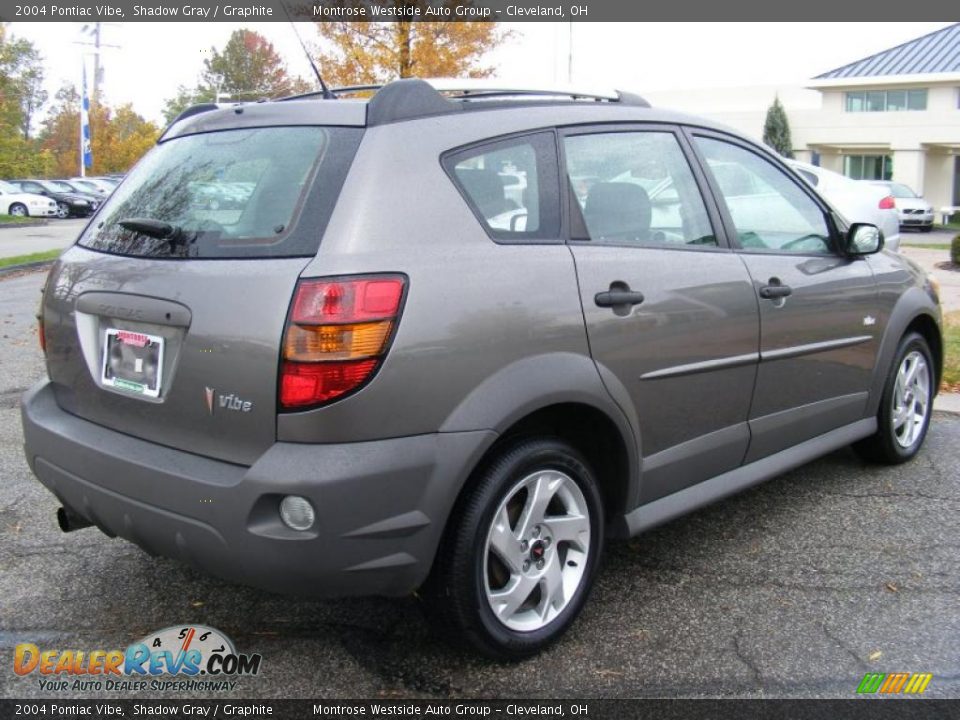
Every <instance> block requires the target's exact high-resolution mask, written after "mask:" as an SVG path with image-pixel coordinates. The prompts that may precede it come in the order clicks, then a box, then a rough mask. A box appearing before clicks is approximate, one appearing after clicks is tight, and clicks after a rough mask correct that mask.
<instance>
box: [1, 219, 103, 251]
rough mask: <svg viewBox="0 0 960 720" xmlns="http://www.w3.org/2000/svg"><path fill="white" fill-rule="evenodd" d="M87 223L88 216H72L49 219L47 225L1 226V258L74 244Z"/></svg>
mask: <svg viewBox="0 0 960 720" xmlns="http://www.w3.org/2000/svg"><path fill="white" fill-rule="evenodd" d="M86 225H87V220H86V218H70V219H69V220H49V221H48V222H47V224H46V225H30V226H27V227H16V226H11V227H4V228H0V258H5V257H15V256H17V255H29V254H31V253H38V252H45V251H47V250H60V249H61V248H65V247H67V246H68V245H72V244H73V242H74V241H75V240H76V239H77V236H78V235H80V233H81V231H82V230H83V228H85V227H86Z"/></svg>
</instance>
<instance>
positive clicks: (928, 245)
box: [900, 242, 950, 250]
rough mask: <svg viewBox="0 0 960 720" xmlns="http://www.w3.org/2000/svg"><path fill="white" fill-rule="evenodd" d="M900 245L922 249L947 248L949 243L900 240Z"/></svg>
mask: <svg viewBox="0 0 960 720" xmlns="http://www.w3.org/2000/svg"><path fill="white" fill-rule="evenodd" d="M900 247H909V248H921V249H922V250H949V249H950V244H949V243H912V242H901V243H900Z"/></svg>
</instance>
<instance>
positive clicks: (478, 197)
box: [443, 133, 560, 242]
mask: <svg viewBox="0 0 960 720" xmlns="http://www.w3.org/2000/svg"><path fill="white" fill-rule="evenodd" d="M556 157H557V153H556V146H555V143H554V136H553V133H538V134H536V135H527V136H523V137H519V138H510V139H507V140H500V141H496V142H493V143H489V144H485V145H482V146H478V147H472V148H468V149H466V150H460V151H455V152H453V153H451V154H448V155H446V156H445V157H444V158H443V166H444V168H445V169H446V171H447V174H448V175H449V176H450V179H451V180H453V182H454V184H456V186H457V187H458V188H459V190H460V192H461V194H462V195H463V196H464V198H465V199H466V200H467V202H468V204H469V205H470V207H471V209H472V210H473V211H474V214H475V215H477V218H478V219H479V220H480V221H481V222H482V223H483V225H484V227H485V228H486V230H487V232H488V233H489V234H490V235H491V236H493V237H494V238H496V239H499V240H513V241H518V242H522V241H524V240H538V239H550V238H558V237H559V234H560V199H559V198H560V194H559V178H558V175H557V173H558V170H557V161H556Z"/></svg>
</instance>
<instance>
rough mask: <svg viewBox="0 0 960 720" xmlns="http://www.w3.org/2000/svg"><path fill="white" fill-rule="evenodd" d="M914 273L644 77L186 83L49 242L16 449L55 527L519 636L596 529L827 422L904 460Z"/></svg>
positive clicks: (725, 477) (834, 444) (918, 277)
mask: <svg viewBox="0 0 960 720" xmlns="http://www.w3.org/2000/svg"><path fill="white" fill-rule="evenodd" d="M458 88H459V89H458ZM440 90H443V91H444V92H445V93H446V94H442V93H441V92H440ZM348 92H349V91H338V94H339V95H341V96H344V95H347V94H348ZM197 183H200V184H203V186H205V187H208V188H209V186H211V185H216V184H217V183H224V184H226V185H227V186H228V187H231V188H233V189H236V188H237V187H243V188H246V189H248V190H249V192H246V191H244V192H242V193H237V200H236V207H234V208H231V209H229V210H225V209H223V208H216V209H214V208H211V207H208V206H207V205H204V204H202V203H198V202H196V194H195V187H196V184H197ZM937 293H938V291H937V287H936V285H935V283H934V282H932V281H931V280H930V279H929V278H928V277H927V276H926V275H925V274H924V272H923V271H922V270H921V269H920V268H919V267H918V266H917V265H916V264H914V263H913V262H911V261H910V260H909V259H907V258H905V257H902V256H900V255H898V254H897V253H893V252H889V251H884V250H883V236H882V233H881V231H880V230H879V229H878V228H877V227H876V226H874V225H871V224H865V223H852V224H851V223H848V221H847V220H846V219H845V218H843V217H842V216H841V215H839V214H838V212H837V211H836V210H834V209H833V208H832V206H831V205H830V204H829V203H827V202H826V201H825V200H824V199H823V198H822V197H820V196H819V195H818V194H817V192H816V190H815V189H814V188H813V187H812V186H810V185H808V184H807V183H806V182H804V181H803V180H802V179H801V178H800V177H799V176H798V175H797V174H796V173H794V172H793V170H791V169H790V168H789V167H788V166H787V165H785V164H784V163H783V161H782V160H781V159H780V158H779V157H778V156H777V155H776V154H775V153H773V152H772V151H770V150H769V149H768V148H766V147H764V146H763V145H761V144H758V143H756V142H754V141H752V140H750V139H747V138H745V137H742V136H740V135H737V134H734V133H733V132H731V131H729V130H727V129H724V128H722V127H720V126H718V125H716V124H714V123H713V122H711V121H709V120H704V119H702V118H697V117H691V116H687V115H681V114H677V113H673V112H669V111H665V110H659V109H655V108H651V107H650V106H649V105H648V104H647V103H646V102H645V101H644V100H643V99H641V98H639V97H637V96H635V95H631V94H627V93H617V92H612V91H611V92H610V93H606V94H596V93H593V94H591V93H576V94H573V95H571V94H569V91H566V92H563V91H559V90H557V91H552V92H545V91H530V90H525V89H505V88H503V87H502V86H493V87H490V88H488V89H487V90H482V89H478V87H477V84H472V85H471V86H470V88H469V91H466V90H465V89H464V86H462V85H461V86H456V85H454V86H447V87H444V86H440V87H438V86H437V85H430V84H428V83H426V82H424V81H421V80H415V79H409V80H400V81H397V82H394V83H390V84H388V85H385V86H384V87H383V88H381V89H379V90H378V91H377V92H376V93H375V94H374V95H373V97H372V98H371V99H370V100H369V101H366V100H359V99H352V100H351V99H345V98H341V99H336V100H334V99H321V97H320V96H319V95H317V96H308V97H301V98H299V99H287V100H284V101H274V102H263V103H251V104H245V105H239V106H236V105H232V106H230V107H227V108H217V107H216V106H214V105H207V106H198V107H196V108H193V109H191V110H188V111H185V113H184V114H183V115H182V117H181V118H180V119H178V120H177V121H176V122H174V123H173V124H172V125H171V126H170V127H169V128H168V129H167V130H166V132H165V133H164V135H163V136H162V137H161V138H160V140H159V145H158V147H156V148H155V149H154V150H152V151H151V152H150V153H149V154H147V155H146V157H145V159H144V160H142V161H141V162H140V163H139V164H138V165H137V167H136V168H134V169H133V170H132V171H131V172H130V173H129V175H128V176H127V178H126V179H125V180H124V182H123V184H122V185H121V186H120V187H118V188H117V190H116V191H115V192H114V193H113V195H111V197H110V199H109V200H107V202H106V204H105V205H104V207H103V208H102V210H101V211H100V215H99V216H98V222H96V223H91V224H90V225H89V226H88V227H87V228H86V229H85V230H84V231H83V233H82V234H81V236H80V238H79V240H78V242H77V244H76V245H75V246H73V247H72V248H70V249H68V250H67V251H66V252H65V253H64V254H63V255H62V256H61V257H60V259H59V260H58V261H57V263H56V264H55V265H54V267H53V268H52V269H51V271H50V274H49V280H48V281H47V286H46V290H45V292H44V295H43V301H42V326H41V333H40V336H41V341H42V342H43V343H44V347H45V352H46V366H47V371H48V377H47V378H45V379H44V380H42V381H41V382H40V383H39V384H37V385H36V386H35V387H34V388H32V389H31V390H29V391H28V392H27V393H26V395H25V396H24V397H23V401H22V418H23V428H24V436H25V448H26V456H27V460H28V462H29V463H30V467H31V468H32V470H33V472H34V473H35V474H36V475H37V477H38V478H39V480H40V482H41V483H43V484H44V485H45V486H46V487H47V488H48V489H49V490H50V491H51V492H52V493H53V494H54V495H55V496H56V499H57V505H58V506H59V511H58V517H59V520H60V523H61V527H62V528H63V529H64V530H65V531H70V530H75V529H78V528H82V527H86V526H89V525H91V524H92V525H96V526H97V527H99V528H100V529H101V530H102V531H103V532H104V533H106V534H107V535H108V536H109V537H114V536H119V537H122V538H125V539H127V540H129V541H132V542H135V543H137V544H138V545H140V546H141V547H143V548H145V549H146V550H147V551H148V552H150V553H151V554H156V555H164V556H168V557H172V558H178V559H180V560H181V561H183V562H187V563H190V564H193V565H195V566H198V567H200V568H202V569H204V570H205V571H207V572H210V573H213V574H216V575H219V576H222V577H225V578H228V579H230V580H233V581H235V582H241V583H247V584H252V585H256V586H259V587H262V588H266V589H268V590H270V591H272V592H287V593H294V594H301V595H304V594H305V595H317V596H324V595H326V596H330V595H360V594H383V595H404V594H409V593H412V592H414V591H417V590H418V589H419V591H420V592H419V595H420V597H422V598H423V599H424V601H425V603H426V607H427V608H428V609H429V611H430V613H431V617H433V618H435V619H436V620H437V622H438V623H439V624H440V626H442V627H445V628H448V630H447V631H446V632H445V633H444V637H447V638H450V639H453V640H457V641H466V642H468V643H471V644H472V645H473V646H475V647H476V648H478V649H479V650H481V651H483V652H485V653H488V654H491V655H494V656H497V657H508V658H516V657H522V656H525V655H530V654H532V653H535V652H537V651H538V650H540V649H541V648H543V647H544V646H545V645H546V644H547V643H549V642H551V641H553V640H555V639H556V638H558V637H559V636H560V635H561V634H562V633H563V632H564V630H565V629H566V628H568V627H569V626H570V624H571V623H572V622H573V621H574V619H575V618H576V616H577V615H578V613H579V612H580V610H581V608H582V607H583V605H584V603H585V601H586V599H587V596H588V594H589V592H590V587H591V585H592V584H593V580H594V578H595V575H596V571H597V568H598V566H599V562H600V558H601V555H602V552H603V548H604V544H605V543H606V542H607V541H608V540H609V539H613V538H625V537H629V536H632V535H636V534H638V533H641V532H643V531H645V530H647V529H649V528H651V527H654V526H656V525H658V524H661V523H665V522H668V521H669V520H671V519H673V518H675V517H677V516H679V515H682V514H684V513H687V512H690V511H691V510H694V509H696V508H699V507H701V506H703V505H705V504H707V503H711V502H714V501H716V500H719V499H721V498H724V497H727V496H728V495H730V494H732V493H735V492H738V491H741V490H743V489H744V488H747V487H750V486H752V485H754V484H756V483H759V482H761V481H763V480H766V479H768V478H770V477H773V476H775V475H777V474H779V473H782V472H785V471H786V470H789V469H791V468H794V467H796V466H798V465H801V464H803V463H806V462H808V461H810V460H813V459H814V458H816V457H819V456H821V455H823V454H825V453H829V452H832V451H834V450H837V449H839V448H842V447H844V446H847V445H851V444H853V446H854V447H855V448H856V450H857V451H858V452H859V453H860V454H861V455H862V456H863V457H864V458H866V459H868V460H870V461H875V462H882V463H900V462H905V461H908V460H910V459H911V458H913V457H914V456H915V455H916V454H917V453H918V452H919V451H920V448H921V446H922V444H923V441H924V437H925V435H926V433H927V428H928V425H929V422H930V417H931V410H932V407H933V398H934V395H935V394H936V392H937V387H938V384H939V381H940V374H941V368H942V365H943V341H942V337H941V332H940V320H941V319H940V307H939V302H938V294H937ZM842 480H843V479H842V478H837V479H836V482H838V483H842ZM51 509H52V508H51ZM757 521H758V522H761V521H762V519H761V518H758V519H757ZM851 521H853V522H855V521H856V519H855V518H852V519H851ZM877 532H878V533H881V532H882V529H881V528H878V530H877ZM823 540H824V542H825V543H829V542H830V539H829V538H828V537H824V538H823ZM880 541H882V537H881V536H880V535H879V534H878V542H880ZM79 571H80V569H79V568H78V572H79ZM531 667H533V668H534V669H535V668H536V666H531Z"/></svg>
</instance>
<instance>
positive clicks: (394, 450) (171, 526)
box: [21, 381, 496, 596]
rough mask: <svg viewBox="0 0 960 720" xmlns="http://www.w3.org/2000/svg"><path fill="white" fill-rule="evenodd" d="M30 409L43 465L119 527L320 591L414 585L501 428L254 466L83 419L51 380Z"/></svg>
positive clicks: (227, 567)
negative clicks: (307, 504) (285, 501)
mask: <svg viewBox="0 0 960 720" xmlns="http://www.w3.org/2000/svg"><path fill="white" fill-rule="evenodd" d="M21 413H22V420H23V430H24V438H25V445H24V446H25V451H26V455H27V460H28V462H29V464H30V467H31V469H32V470H33V472H34V474H35V475H36V476H37V477H38V478H39V480H40V482H41V483H43V485H45V486H46V487H47V488H48V489H49V490H50V491H51V492H52V493H53V494H54V495H55V496H56V497H57V499H58V500H59V501H60V502H61V503H62V504H63V505H64V506H65V507H67V508H69V509H71V510H73V511H74V512H75V513H76V514H78V515H81V516H83V517H85V518H86V519H88V520H90V521H91V522H93V523H94V524H95V525H97V526H98V527H99V528H100V529H101V530H103V531H104V532H105V533H106V534H108V535H110V536H119V537H122V538H125V539H127V540H130V541H131V542H134V543H136V544H137V545H139V546H140V547H142V548H143V549H144V550H146V551H147V552H148V553H151V554H156V555H162V556H166V557H171V558H176V559H179V560H182V561H184V562H187V563H189V564H191V565H193V566H195V567H198V568H200V569H202V570H204V571H206V572H208V573H210V574H213V575H217V576H219V577H222V578H225V579H227V580H231V581H234V582H238V583H242V584H245V585H253V586H256V587H260V588H264V589H268V590H271V591H275V592H281V593H288V594H297V595H309V596H343V595H367V594H370V595H374V594H382V595H403V594H407V593H409V592H411V591H413V590H415V589H416V588H417V587H418V586H419V585H420V584H421V583H422V582H423V580H424V579H425V578H426V576H427V574H428V573H429V570H430V566H431V564H432V562H433V556H434V553H435V551H436V548H437V545H438V543H439V541H440V536H441V534H442V532H443V527H444V523H445V521H446V518H447V516H448V515H449V512H450V509H451V508H452V506H453V503H454V501H455V499H456V495H457V493H458V491H459V488H460V487H461V484H462V482H463V481H464V479H465V477H466V475H467V474H468V473H469V470H470V469H471V468H472V467H473V466H474V464H475V463H476V462H477V460H479V457H480V455H481V454H482V453H483V451H484V450H485V449H486V448H487V447H489V445H490V444H491V443H492V441H493V439H494V438H495V437H496V435H495V433H493V432H492V431H478V432H463V433H437V434H432V435H419V436H412V437H406V438H395V439H390V440H380V441H375V442H363V443H352V444H340V445H307V444H294V443H276V444H275V445H274V446H273V447H271V448H270V449H269V450H268V451H267V452H266V453H264V454H263V456H261V457H260V459H259V460H257V462H256V463H254V464H253V466H251V467H245V466H241V465H232V464H230V463H225V462H222V461H217V460H212V459H210V458H206V457H202V456H198V455H194V454H191V453H186V452H183V451H179V450H175V449H172V448H168V447H163V446H160V445H156V444H154V443H150V442H146V441H144V440H140V439H138V438H134V437H130V436H128V435H124V434H122V433H119V432H116V431H114V430H110V429H108V428H104V427H102V426H99V425H96V424H94V423H91V422H89V421H86V420H83V419H81V418H78V417H75V416H73V415H70V414H69V413H67V412H65V411H64V410H62V409H61V408H60V407H59V406H58V405H57V404H56V401H55V399H54V395H53V389H52V386H51V385H50V384H49V383H48V382H46V381H44V382H41V383H40V384H38V385H36V386H35V387H33V388H32V389H30V390H29V391H27V393H26V394H25V395H24V397H23V403H22V410H21ZM288 494H296V495H302V496H304V497H307V498H309V499H310V501H311V503H312V504H313V506H314V508H315V510H316V516H317V519H316V522H315V523H314V525H313V527H312V528H311V529H310V530H308V531H305V532H297V531H294V530H291V529H289V528H287V527H286V526H285V525H283V523H282V522H281V521H280V518H279V513H278V507H279V502H280V500H281V499H282V498H283V497H284V496H285V495H288ZM51 510H52V509H51Z"/></svg>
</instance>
